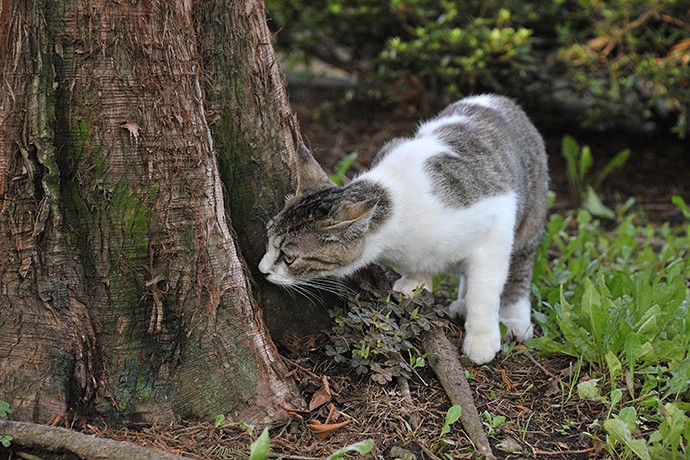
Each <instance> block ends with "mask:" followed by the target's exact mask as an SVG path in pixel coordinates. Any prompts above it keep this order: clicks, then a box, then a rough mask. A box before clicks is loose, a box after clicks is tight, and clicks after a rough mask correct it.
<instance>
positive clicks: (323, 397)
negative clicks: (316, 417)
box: [309, 376, 333, 411]
mask: <svg viewBox="0 0 690 460" xmlns="http://www.w3.org/2000/svg"><path fill="white" fill-rule="evenodd" d="M322 382H323V386H322V387H321V388H320V389H319V391H317V392H316V393H314V396H312V397H311V401H310V402H309V410H310V411H313V410H316V409H318V408H319V407H321V406H323V405H324V404H326V403H327V402H329V401H330V400H331V399H332V398H333V393H331V389H330V387H329V386H328V379H327V378H326V377H325V376H324V377H323V379H322Z"/></svg>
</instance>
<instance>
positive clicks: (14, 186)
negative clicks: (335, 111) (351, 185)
mask: <svg viewBox="0 0 690 460" xmlns="http://www.w3.org/2000/svg"><path fill="white" fill-rule="evenodd" d="M216 12H220V13H221V15H218V16H216V15H215V13H216ZM239 17H244V18H247V19H245V20H250V21H251V22H249V24H250V25H251V27H250V28H247V29H243V30H239V29H236V28H234V27H233V23H232V22H230V23H228V22H227V21H226V20H227V19H228V18H239ZM262 28H263V29H265V23H263V7H262V6H260V5H256V4H255V3H254V2H250V1H247V2H246V4H245V3H244V2H234V1H233V2H222V1H217V2H213V1H209V2H202V3H197V2H190V1H188V0H177V1H174V2H168V1H155V0H148V1H140V2H109V1H105V0H100V1H91V2H82V1H77V0H63V1H51V2H34V1H30V0H26V1H15V2H11V1H5V0H2V2H1V3H0V46H1V48H0V66H1V70H0V71H1V72H2V73H1V74H0V75H1V80H0V107H1V118H0V305H1V306H2V309H1V310H0V331H1V332H2V333H1V334H0V363H1V364H0V400H5V401H8V402H9V403H10V404H11V406H12V408H13V410H14V412H13V416H14V417H15V418H19V419H31V420H35V421H47V420H50V419H51V418H53V417H55V416H56V415H58V414H61V413H64V412H68V411H81V412H85V411H88V410H95V411H97V412H99V413H107V414H110V415H113V414H119V415H121V416H123V417H126V418H129V419H142V420H152V419H161V418H164V419H171V418H173V417H182V418H190V417H213V416H215V415H218V414H220V413H224V414H226V415H229V416H230V417H232V418H235V419H240V420H243V421H245V422H248V423H255V422H258V421H264V422H265V421H268V420H271V419H275V418H279V417H282V416H284V415H285V412H284V410H283V409H282V407H285V406H289V405H291V404H295V403H297V401H298V399H297V398H296V389H295V388H294V386H293V385H292V384H291V382H290V380H289V379H287V377H286V375H287V372H286V369H285V368H284V365H283V364H282V362H281V361H280V359H279V357H277V353H276V350H275V347H274V346H273V344H272V342H271V340H270V338H269V337H268V335H267V332H266V329H265V327H264V324H263V320H262V317H261V314H260V311H259V308H258V305H257V302H256V300H255V298H254V295H253V293H252V290H251V285H250V282H249V278H248V277H247V276H246V274H245V273H246V269H245V267H244V265H243V261H242V259H241V255H240V254H239V250H238V245H237V244H236V238H235V236H234V234H233V230H232V225H231V222H230V220H229V217H228V216H227V214H226V211H225V208H224V195H223V185H222V183H221V174H220V171H219V169H218V160H217V157H218V154H219V151H220V152H221V156H222V162H221V163H222V165H223V171H224V172H223V176H224V177H225V178H226V179H228V183H227V189H226V191H227V193H228V195H229V198H228V200H229V201H230V202H232V203H235V206H233V207H232V213H233V214H232V217H233V219H234V220H235V222H236V224H237V225H238V228H245V227H244V225H245V223H247V227H246V228H247V229H254V228H255V227H256V223H252V222H251V217H250V214H247V215H243V214H242V213H241V211H240V209H241V206H242V205H245V206H247V207H248V209H252V208H253V207H254V206H255V204H254V203H247V204H244V201H243V200H244V199H245V198H246V197H247V196H251V195H255V196H256V195H261V193H264V192H265V193H271V198H270V200H276V201H278V200H277V197H278V196H280V195H282V194H283V193H284V191H285V190H287V189H288V186H289V180H290V179H289V178H283V179H282V180H280V181H277V182H276V184H277V185H276V186H275V188H273V182H272V181H273V179H272V177H273V176H272V175H273V174H277V173H276V171H278V170H280V169H281V168H285V165H286V164H289V163H290V161H289V159H290V158H292V157H293V156H294V141H293V140H292V139H293V138H294V137H296V136H297V134H293V133H296V131H297V128H296V125H295V123H294V120H293V119H292V116H291V115H290V114H289V109H287V102H286V100H285V94H284V92H283V90H282V89H279V90H277V89H276V87H275V86H276V85H278V86H280V85H282V80H280V78H279V77H277V76H276V75H279V74H277V73H273V70H272V69H271V68H270V65H271V64H270V63H267V64H268V67H266V68H268V69H269V70H271V72H269V73H259V74H254V75H253V76H251V77H247V76H246V75H245V74H243V73H240V72H235V73H224V72H226V71H227V67H224V65H225V64H228V62H230V63H238V62H249V63H256V62H259V61H260V60H261V59H265V58H266V56H267V55H272V51H271V50H270V44H269V43H267V42H266V43H263V46H264V51H261V50H258V52H257V49H254V50H253V51H252V49H250V48H249V47H246V46H244V47H243V46H239V45H238V43H244V41H243V40H249V39H250V40H257V37H262V38H261V40H263V39H265V38H266V37H267V32H266V31H265V30H262ZM240 33H241V34H245V35H241V34H240ZM220 44H222V45H223V47H225V48H223V47H220V46H219V48H223V49H227V52H226V53H225V54H223V53H224V52H223V51H217V50H215V49H214V48H215V47H216V46H218V45H220ZM266 50H269V51H266ZM252 52H255V53H257V54H256V55H252V54H251V53H252ZM214 53H216V54H214ZM243 53H246V54H243ZM226 61H227V62H226ZM228 65H230V66H231V68H233V67H232V65H231V64H228ZM250 65H251V64H250ZM273 65H274V64H273ZM207 66H208V68H209V70H208V72H206V71H205V68H206V67H207ZM206 89H209V91H208V93H207V92H206ZM211 106H212V107H213V108H211ZM214 110H216V111H218V112H214ZM247 113H249V114H260V116H259V115H257V119H259V120H261V121H260V122H259V121H257V123H259V126H260V128H255V127H252V128H251V129H250V128H249V127H247V126H245V125H244V122H242V121H238V120H245V118H244V117H245V116H247ZM214 123H215V127H211V126H210V125H213V124H214ZM257 129H259V130H263V132H264V133H263V134H261V133H257V132H256V130H257ZM253 136H256V138H255V139H256V141H255V142H256V143H257V144H256V145H257V146H258V147H260V148H262V149H266V148H270V149H271V150H269V151H268V152H269V153H271V154H272V155H273V156H270V155H263V156H262V157H261V158H263V159H264V160H263V161H266V162H267V163H262V164H260V165H258V166H254V168H255V169H256V170H257V171H258V172H257V174H258V175H248V174H246V167H247V165H248V164H252V162H253V161H255V158H256V157H255V156H254V152H253V151H252V150H251V147H252V145H251V144H250V143H248V142H247V141H246V140H247V139H252V138H254V137H253ZM268 158H271V159H270V162H273V164H271V163H270V162H269V160H267V159H268ZM286 159H287V160H286ZM282 176H283V177H285V175H284V174H283V175H282ZM230 178H232V179H233V180H229V179H230ZM257 178H260V179H257ZM259 180H264V181H271V187H266V186H265V182H264V183H262V182H260V181H259ZM260 185H264V186H260ZM267 190H269V191H267ZM262 202H265V198H263V197H262ZM238 203H239V204H238ZM276 206H278V204H276ZM235 213H236V214H235ZM251 231H255V230H251ZM252 257H255V256H252Z"/></svg>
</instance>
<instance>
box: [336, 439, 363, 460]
mask: <svg viewBox="0 0 690 460" xmlns="http://www.w3.org/2000/svg"><path fill="white" fill-rule="evenodd" d="M373 448H374V440H373V439H365V440H364V441H359V442H356V443H354V444H350V445H349V446H345V447H343V448H342V449H338V450H336V451H335V452H333V453H332V454H331V455H329V456H328V457H327V458H326V460H342V459H343V458H345V455H346V454H348V453H349V452H357V453H358V454H360V455H366V454H368V453H369V452H371V449H373Z"/></svg>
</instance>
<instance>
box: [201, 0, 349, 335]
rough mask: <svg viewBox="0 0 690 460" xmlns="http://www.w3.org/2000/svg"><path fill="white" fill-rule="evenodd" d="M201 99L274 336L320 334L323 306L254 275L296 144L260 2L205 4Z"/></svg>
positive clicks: (287, 188) (291, 180)
mask: <svg viewBox="0 0 690 460" xmlns="http://www.w3.org/2000/svg"><path fill="white" fill-rule="evenodd" d="M201 18H202V24H203V27H204V30H205V32H206V33H205V34H204V39H205V47H204V53H203V55H204V67H205V69H206V73H207V75H208V82H209V84H208V85H207V87H208V91H207V92H206V98H207V102H208V105H209V108H210V110H211V111H212V112H213V113H214V114H215V117H214V123H213V124H212V132H213V138H214V141H215V143H216V148H217V150H218V154H219V160H220V173H221V177H222V179H223V183H224V184H225V185H226V187H227V188H228V189H229V190H232V192H233V193H231V194H230V196H229V197H228V205H229V208H230V212H231V215H232V216H233V220H234V221H235V222H241V225H235V231H236V233H237V237H238V241H239V243H240V246H241V247H242V254H243V256H244V258H245V260H246V261H247V265H248V267H249V269H250V271H251V274H252V276H253V279H254V280H256V283H257V284H258V286H259V288H260V289H259V291H260V292H261V305H262V308H263V311H264V317H265V319H266V323H267V325H268V328H269V330H270V331H271V334H272V335H273V336H274V337H276V336H277V337H281V336H286V335H291V334H297V335H304V334H306V333H310V332H315V331H320V330H321V329H323V325H324V324H325V322H326V321H329V319H328V314H327V308H325V306H327V305H328V303H329V302H330V303H332V302H335V301H337V300H335V299H333V298H332V297H330V296H328V295H326V294H323V296H324V297H323V298H324V302H323V303H324V305H319V304H315V303H313V302H311V301H308V300H307V299H305V298H303V297H301V296H300V295H299V294H297V295H296V296H295V297H286V295H285V292H284V291H283V290H281V289H280V288H278V287H277V286H275V285H273V284H271V283H269V282H267V281H266V280H265V278H264V276H263V275H262V274H261V273H260V272H259V270H258V264H259V261H260V260H261V257H262V256H263V254H264V252H265V251H266V222H268V220H269V219H270V218H272V217H273V216H274V215H275V214H277V213H278V211H279V210H280V209H281V208H282V207H283V205H284V204H285V197H286V195H288V194H289V193H292V192H293V191H294V188H295V186H296V182H297V179H296V177H295V176H294V174H293V172H294V159H295V156H294V153H295V152H296V149H297V145H298V143H299V142H301V139H300V136H299V132H298V128H297V120H296V118H295V115H294V114H293V113H292V111H291V110H290V106H289V104H288V99H287V97H286V95H285V81H284V76H283V73H282V71H281V70H280V68H279V66H278V61H277V58H276V55H275V53H274V51H273V47H272V46H271V35H270V32H269V30H268V27H267V25H266V19H265V11H264V8H263V2H257V1H256V0H234V1H232V2H222V1H219V2H204V3H202V5H201Z"/></svg>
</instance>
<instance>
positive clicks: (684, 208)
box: [671, 195, 690, 219]
mask: <svg viewBox="0 0 690 460" xmlns="http://www.w3.org/2000/svg"><path fill="white" fill-rule="evenodd" d="M671 203H673V204H675V205H676V206H677V207H678V209H680V212H682V213H683V216H685V218H686V219H690V206H688V204H687V203H686V202H685V200H683V198H681V197H680V196H678V195H673V196H672V197H671Z"/></svg>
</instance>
